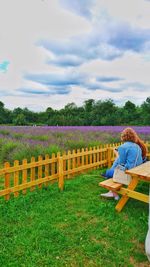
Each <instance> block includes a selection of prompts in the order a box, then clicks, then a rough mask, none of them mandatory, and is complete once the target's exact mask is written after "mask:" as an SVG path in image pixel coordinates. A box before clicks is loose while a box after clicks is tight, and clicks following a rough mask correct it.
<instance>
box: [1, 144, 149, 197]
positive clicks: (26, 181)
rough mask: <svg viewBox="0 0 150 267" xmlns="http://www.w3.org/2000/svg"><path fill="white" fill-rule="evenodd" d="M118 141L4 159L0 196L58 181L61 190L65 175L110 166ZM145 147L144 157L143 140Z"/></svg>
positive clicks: (68, 176) (67, 176) (17, 193)
mask: <svg viewBox="0 0 150 267" xmlns="http://www.w3.org/2000/svg"><path fill="white" fill-rule="evenodd" d="M119 145H120V143H117V144H107V145H100V146H97V147H90V148H85V149H84V148H82V149H77V150H73V151H70V150H69V151H68V152H64V153H62V154H61V153H60V152H58V153H57V155H55V154H54V153H53V154H52V155H51V157H50V155H45V156H44V157H42V156H38V160H37V161H36V159H35V158H34V157H32V158H31V161H30V162H27V159H24V160H23V161H22V163H19V161H18V160H15V161H14V164H13V166H11V165H10V163H9V162H5V164H4V168H2V169H0V181H1V182H2V183H0V184H3V187H2V186H1V188H0V196H4V198H5V200H9V199H10V196H11V195H14V196H15V197H18V195H19V192H20V191H21V192H22V193H23V194H26V193H27V192H28V191H27V190H28V189H29V190H30V191H33V190H35V188H36V186H37V187H38V188H40V189H41V188H42V186H43V185H44V186H49V185H50V184H52V183H53V182H56V181H58V187H59V189H60V190H63V188H64V183H65V179H68V178H72V177H73V176H74V175H76V174H79V173H83V172H86V171H87V170H93V169H96V168H100V167H106V166H107V167H110V166H111V165H112V162H113V161H114V159H115V153H114V148H115V147H118V146H119ZM146 146H147V148H148V153H147V157H148V159H150V144H149V143H148V142H146Z"/></svg>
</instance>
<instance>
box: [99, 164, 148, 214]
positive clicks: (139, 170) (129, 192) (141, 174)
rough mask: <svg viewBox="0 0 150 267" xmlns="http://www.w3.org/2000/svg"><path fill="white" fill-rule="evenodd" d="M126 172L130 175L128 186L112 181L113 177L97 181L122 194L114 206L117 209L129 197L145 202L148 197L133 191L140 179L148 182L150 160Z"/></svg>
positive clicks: (120, 207) (124, 203)
mask: <svg viewBox="0 0 150 267" xmlns="http://www.w3.org/2000/svg"><path fill="white" fill-rule="evenodd" d="M126 173H127V174H130V175H131V176H132V179H131V182H130V184H129V185H128V186H124V185H123V184H120V183H116V182H113V179H108V180H104V181H102V182H100V183H99V186H102V187H104V188H106V189H108V190H111V191H114V192H117V193H118V194H121V195H122V197H121V198H120V200H119V201H118V203H117V205H116V207H115V209H116V210H117V211H121V210H122V209H123V207H124V206H125V205H126V203H127V201H128V200H129V198H133V199H136V200H139V201H142V202H145V203H149V199H150V198H149V196H148V195H146V194H143V193H140V192H137V191H135V188H136V187H137V185H138V183H139V182H140V181H144V182H148V183H149V182H150V161H147V162H146V163H143V164H141V165H139V166H137V167H135V168H133V169H130V170H127V171H126Z"/></svg>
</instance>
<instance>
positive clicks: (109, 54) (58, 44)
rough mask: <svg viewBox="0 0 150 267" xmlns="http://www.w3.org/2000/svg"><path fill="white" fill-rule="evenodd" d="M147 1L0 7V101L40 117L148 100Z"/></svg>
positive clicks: (31, 0)
mask: <svg viewBox="0 0 150 267" xmlns="http://www.w3.org/2000/svg"><path fill="white" fill-rule="evenodd" d="M149 14H150V0H132V1H131V0H111V1H110V0H13V1H10V0H0V101H2V102H3V103H4V104H5V107H6V108H8V109H11V110H13V109H14V108H16V107H21V108H25V107H27V108H29V109H30V110H33V111H38V112H39V111H45V110H46V109H47V108H48V107H52V108H53V109H57V110H59V109H61V108H63V107H64V106H65V105H67V104H68V103H72V102H74V103H75V104H76V105H77V106H82V105H83V104H84V101H86V100H88V99H94V100H95V101H97V100H102V101H103V100H106V99H110V98H111V99H112V100H113V101H114V103H115V104H116V105H118V106H123V105H124V104H125V102H126V101H128V100H129V101H132V102H133V103H135V104H136V105H141V104H142V103H143V102H144V101H145V100H146V98H147V97H149V96H150V74H149V70H150V15H149Z"/></svg>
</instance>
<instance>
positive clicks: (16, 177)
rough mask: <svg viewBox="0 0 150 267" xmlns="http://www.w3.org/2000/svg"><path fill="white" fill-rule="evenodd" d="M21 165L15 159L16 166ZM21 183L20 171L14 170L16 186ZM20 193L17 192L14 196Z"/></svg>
mask: <svg viewBox="0 0 150 267" xmlns="http://www.w3.org/2000/svg"><path fill="white" fill-rule="evenodd" d="M18 165H19V161H18V160H15V161H14V166H18ZM18 184H19V171H15V172H14V187H16V186H17V185H18ZM18 195H19V193H18V192H15V193H14V197H18Z"/></svg>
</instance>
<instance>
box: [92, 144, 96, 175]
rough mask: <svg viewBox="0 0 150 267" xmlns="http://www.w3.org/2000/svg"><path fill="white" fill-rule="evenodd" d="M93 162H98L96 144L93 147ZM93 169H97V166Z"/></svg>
mask: <svg viewBox="0 0 150 267" xmlns="http://www.w3.org/2000/svg"><path fill="white" fill-rule="evenodd" d="M93 163H96V148H95V146H94V147H93ZM93 169H94V170H95V169H96V166H94V168H93Z"/></svg>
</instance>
